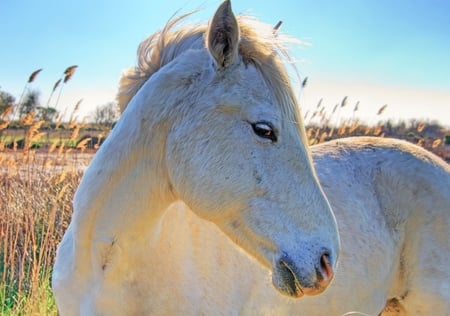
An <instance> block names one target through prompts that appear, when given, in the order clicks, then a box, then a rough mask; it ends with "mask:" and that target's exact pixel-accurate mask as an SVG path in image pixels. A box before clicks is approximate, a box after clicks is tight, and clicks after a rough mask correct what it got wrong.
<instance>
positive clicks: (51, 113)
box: [35, 106, 58, 122]
mask: <svg viewBox="0 0 450 316" xmlns="http://www.w3.org/2000/svg"><path fill="white" fill-rule="evenodd" d="M35 111H36V118H37V119H39V120H42V121H46V122H53V121H54V120H55V118H56V116H57V114H58V111H57V110H56V109H55V108H52V107H44V106H37V107H36V109H35Z"/></svg>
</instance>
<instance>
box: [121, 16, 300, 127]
mask: <svg viewBox="0 0 450 316" xmlns="http://www.w3.org/2000/svg"><path fill="white" fill-rule="evenodd" d="M191 14H192V13H189V14H185V15H182V16H180V17H176V18H173V19H171V20H170V21H169V22H168V23H167V24H166V26H165V27H164V28H163V29H162V30H161V31H158V32H156V33H154V34H152V35H150V36H149V37H148V38H147V39H145V40H144V41H143V42H142V43H141V44H140V45H139V48H138V51H137V65H136V66H135V67H132V68H129V69H127V70H125V71H124V73H123V74H122V77H121V79H120V83H119V92H118V94H117V102H118V104H119V107H120V110H121V112H123V111H124V110H125V108H126V107H127V105H128V103H129V102H130V100H131V99H132V98H133V96H134V95H135V94H136V93H137V91H138V90H139V89H140V88H141V87H142V86H143V84H144V83H145V82H146V81H147V79H149V78H150V77H151V76H152V75H153V74H154V73H156V72H157V71H158V70H159V69H161V68H162V67H164V66H165V65H166V64H168V63H170V62H171V61H172V60H174V59H175V58H177V57H178V56H179V55H181V54H183V53H184V52H186V51H188V50H191V49H194V50H201V49H206V48H205V36H206V31H207V28H208V26H207V25H206V24H204V25H196V26H192V25H184V26H183V27H179V24H180V22H182V21H184V19H185V18H186V17H188V16H190V15H191ZM237 20H238V22H239V27H240V37H241V38H240V43H239V55H240V57H241V59H242V61H243V62H244V63H245V64H253V65H254V66H255V67H256V68H257V69H258V71H260V73H261V75H262V77H263V78H264V80H265V81H266V83H267V86H268V87H269V88H270V89H271V90H272V91H273V92H274V95H275V98H276V99H277V101H278V103H279V104H281V105H282V111H283V112H284V115H285V117H286V119H288V120H290V121H291V122H297V123H301V122H302V119H301V115H300V112H299V107H298V104H297V100H296V98H295V95H294V92H293V90H292V87H291V82H290V78H289V75H288V74H287V71H286V69H285V67H284V63H285V62H286V61H287V62H288V63H290V64H291V65H292V66H293V67H294V65H293V63H292V62H291V61H292V59H291V57H290V54H289V51H288V49H287V46H288V45H287V44H290V43H294V42H295V43H300V41H299V40H297V39H294V38H291V37H288V36H286V35H284V34H282V33H279V31H276V32H275V30H274V28H273V26H271V25H268V24H265V23H262V22H260V21H257V20H255V19H253V18H251V17H249V16H242V15H241V16H237ZM294 70H295V71H296V69H295V67H294Z"/></svg>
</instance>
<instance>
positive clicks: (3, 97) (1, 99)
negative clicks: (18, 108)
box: [0, 90, 16, 115]
mask: <svg viewBox="0 0 450 316" xmlns="http://www.w3.org/2000/svg"><path fill="white" fill-rule="evenodd" d="M14 102H16V99H15V98H14V97H13V96H12V95H11V94H9V93H8V92H6V91H1V90H0V115H2V114H3V113H5V111H6V110H7V109H8V108H9V107H12V106H14Z"/></svg>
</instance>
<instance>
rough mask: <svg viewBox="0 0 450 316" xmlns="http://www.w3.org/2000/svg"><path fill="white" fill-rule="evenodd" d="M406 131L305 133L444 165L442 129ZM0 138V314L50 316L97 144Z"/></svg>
mask: <svg viewBox="0 0 450 316" xmlns="http://www.w3.org/2000/svg"><path fill="white" fill-rule="evenodd" d="M410 125H411V126H409V127H405V126H403V125H402V126H391V125H389V124H388V123H385V124H378V125H376V126H373V127H367V126H363V125H361V124H358V123H355V122H344V123H341V124H340V126H339V127H336V128H333V127H328V126H326V125H323V124H322V125H320V124H311V125H310V126H308V127H307V133H308V137H309V140H310V143H311V144H316V143H320V142H323V141H326V140H328V139H332V138H337V137H345V136H349V135H376V136H380V137H383V136H390V137H397V138H403V139H407V140H409V141H411V142H414V143H418V144H420V145H422V146H424V147H425V148H427V149H429V150H432V151H434V152H435V153H436V154H438V155H440V156H441V157H443V158H444V159H445V160H447V162H448V161H449V158H450V151H449V146H448V145H447V146H446V145H445V143H446V141H448V139H446V136H447V138H450V137H449V136H448V135H450V131H449V130H447V129H444V128H442V127H439V126H438V127H436V126H432V125H431V124H430V125H427V124H424V123H416V124H410ZM0 132H2V134H0V314H1V315H57V309H56V306H55V302H54V299H53V296H52V292H51V287H50V283H51V271H52V266H53V261H54V257H55V251H56V247H57V245H58V243H59V241H60V240H61V238H62V235H63V233H64V231H65V230H66V228H67V226H68V224H69V221H70V217H71V213H72V203H71V202H72V197H73V194H74V192H75V190H76V188H77V185H78V183H79V181H80V179H81V175H82V170H83V169H84V168H85V167H86V165H87V164H88V162H89V160H90V159H91V158H92V155H93V153H94V152H95V150H96V148H97V147H98V144H97V145H96V144H93V146H91V147H93V148H91V149H89V148H88V144H89V139H90V138H93V137H91V136H92V135H93V134H92V133H91V134H89V136H88V137H87V138H86V137H85V138H84V140H83V141H81V142H80V139H81V138H82V137H83V136H85V135H86V134H87V132H85V131H83V129H82V128H80V127H77V126H76V125H74V126H71V127H70V128H67V129H64V130H63V131H61V130H53V131H48V130H47V131H43V130H42V128H41V123H36V122H31V123H30V124H28V125H26V126H25V127H24V128H23V129H22V130H17V129H16V130H8V129H6V128H4V129H3V130H0ZM98 134H99V133H97V134H96V137H97V136H99V135H98ZM106 134H107V131H106V132H103V135H106ZM20 139H23V144H22V147H21V149H19V148H18V147H19V146H17V143H18V141H19V140H20ZM86 140H87V141H86ZM14 143H16V146H14ZM11 144H12V146H11ZM33 148H34V149H33Z"/></svg>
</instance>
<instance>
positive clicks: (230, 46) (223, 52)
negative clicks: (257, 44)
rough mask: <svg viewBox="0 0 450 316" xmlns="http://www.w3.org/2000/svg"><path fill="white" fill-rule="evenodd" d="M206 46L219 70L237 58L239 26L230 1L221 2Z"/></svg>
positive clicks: (209, 28)
mask: <svg viewBox="0 0 450 316" xmlns="http://www.w3.org/2000/svg"><path fill="white" fill-rule="evenodd" d="M206 45H207V47H208V49H209V52H210V54H211V55H212V57H213V58H214V60H215V61H216V65H217V67H218V68H219V69H221V68H226V67H229V66H230V65H232V64H233V63H234V62H235V61H236V60H237V58H238V48H239V25H238V22H237V20H236V17H235V16H234V14H233V11H232V10H231V2H230V0H226V1H225V2H223V3H222V4H221V5H220V7H219V8H218V9H217V11H216V13H215V14H214V17H213V18H212V20H211V22H210V24H209V27H208V32H207V38H206Z"/></svg>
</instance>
